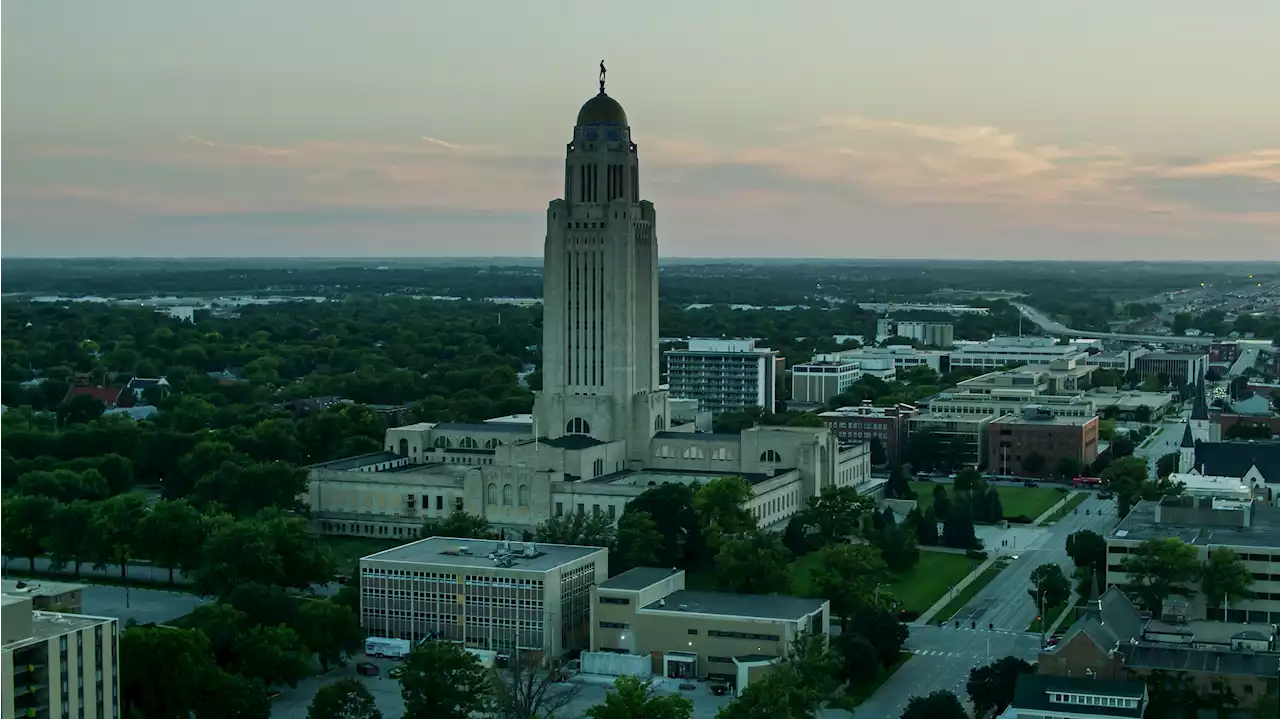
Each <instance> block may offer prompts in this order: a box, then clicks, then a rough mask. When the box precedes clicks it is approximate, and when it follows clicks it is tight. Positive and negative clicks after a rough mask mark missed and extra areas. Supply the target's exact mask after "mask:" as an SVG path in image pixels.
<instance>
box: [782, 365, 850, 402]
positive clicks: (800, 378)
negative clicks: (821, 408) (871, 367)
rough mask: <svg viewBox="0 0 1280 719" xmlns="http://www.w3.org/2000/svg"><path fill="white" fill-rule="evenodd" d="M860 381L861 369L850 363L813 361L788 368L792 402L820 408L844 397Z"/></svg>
mask: <svg viewBox="0 0 1280 719" xmlns="http://www.w3.org/2000/svg"><path fill="white" fill-rule="evenodd" d="M860 377H862V368H861V366H860V365H859V364H858V363H857V362H854V361H853V360H850V359H832V360H814V361H812V362H805V363H804V364H798V365H793V366H792V367H791V401H792V402H794V403H796V404H802V405H803V404H808V405H821V404H825V403H827V402H829V401H830V400H831V398H832V397H835V396H836V395H838V394H843V393H844V392H846V391H848V389H849V387H851V386H852V385H853V383H854V382H857V381H858V379H859V378H860Z"/></svg>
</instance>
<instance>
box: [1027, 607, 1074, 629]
mask: <svg viewBox="0 0 1280 719" xmlns="http://www.w3.org/2000/svg"><path fill="white" fill-rule="evenodd" d="M1066 608H1067V605H1066V604H1055V605H1053V606H1052V607H1049V608H1047V609H1045V610H1044V620H1043V621H1041V620H1039V619H1032V620H1031V623H1030V624H1028V625H1027V631H1028V632H1043V631H1045V630H1046V629H1048V628H1049V627H1051V626H1053V623H1054V622H1055V621H1057V620H1058V615H1060V614H1062V610H1064V609H1066Z"/></svg>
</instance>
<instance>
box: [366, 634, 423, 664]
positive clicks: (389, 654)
mask: <svg viewBox="0 0 1280 719" xmlns="http://www.w3.org/2000/svg"><path fill="white" fill-rule="evenodd" d="M411 651H413V644H412V643H411V642H410V641H409V640H408V639H388V638H386V637H369V638H368V639H366V640H364V653H365V655H367V656H370V657H385V658H387V659H404V658H406V657H408V656H409V652H411Z"/></svg>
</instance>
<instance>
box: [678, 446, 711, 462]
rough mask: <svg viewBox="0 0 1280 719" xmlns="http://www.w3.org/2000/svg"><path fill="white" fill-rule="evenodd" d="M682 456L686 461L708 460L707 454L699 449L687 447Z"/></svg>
mask: <svg viewBox="0 0 1280 719" xmlns="http://www.w3.org/2000/svg"><path fill="white" fill-rule="evenodd" d="M680 456H681V457H683V458H684V459H706V456H707V454H706V452H703V451H702V450H701V449H700V448H698V447H685V448H684V451H683V452H681V453H680Z"/></svg>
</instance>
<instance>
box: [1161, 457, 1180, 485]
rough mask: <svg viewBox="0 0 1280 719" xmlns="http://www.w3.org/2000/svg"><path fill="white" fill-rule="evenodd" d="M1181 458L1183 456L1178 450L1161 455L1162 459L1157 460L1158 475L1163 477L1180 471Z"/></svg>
mask: <svg viewBox="0 0 1280 719" xmlns="http://www.w3.org/2000/svg"><path fill="white" fill-rule="evenodd" d="M1180 459H1181V456H1180V455H1179V454H1178V453H1177V452H1170V453H1168V454H1165V455H1161V456H1160V459H1157V460H1156V476H1157V477H1159V478H1161V479H1163V478H1165V477H1168V476H1169V475H1171V474H1173V473H1174V472H1176V471H1178V462H1179V460H1180Z"/></svg>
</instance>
